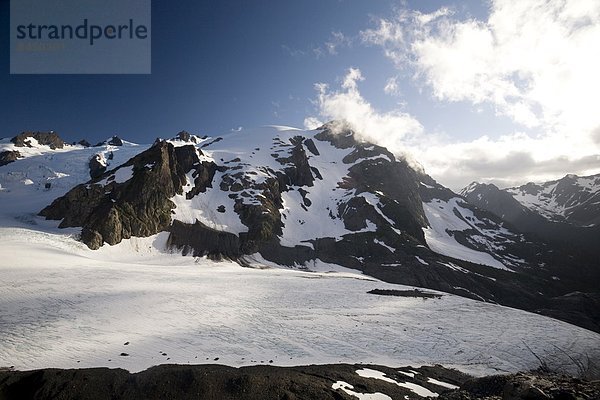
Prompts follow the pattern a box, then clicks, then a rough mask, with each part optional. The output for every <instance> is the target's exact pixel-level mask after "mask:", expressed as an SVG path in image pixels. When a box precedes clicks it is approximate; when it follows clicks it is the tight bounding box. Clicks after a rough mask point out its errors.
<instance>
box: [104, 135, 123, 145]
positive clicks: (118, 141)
mask: <svg viewBox="0 0 600 400" xmlns="http://www.w3.org/2000/svg"><path fill="white" fill-rule="evenodd" d="M107 144H109V145H111V146H123V141H122V140H121V138H120V137H118V136H113V137H111V138H110V139H109V140H108V142H107Z"/></svg>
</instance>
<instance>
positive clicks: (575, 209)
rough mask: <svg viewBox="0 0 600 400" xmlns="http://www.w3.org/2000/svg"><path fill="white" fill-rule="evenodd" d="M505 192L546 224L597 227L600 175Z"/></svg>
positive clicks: (599, 205) (529, 184)
mask: <svg viewBox="0 0 600 400" xmlns="http://www.w3.org/2000/svg"><path fill="white" fill-rule="evenodd" d="M505 190H506V192H508V193H510V194H511V195H512V196H513V197H514V198H515V199H516V200H517V201H518V202H519V203H521V204H522V205H524V206H525V207H527V208H528V209H530V210H531V211H534V212H536V213H538V214H539V215H541V216H542V217H544V218H546V219H547V220H549V221H553V222H568V223H570V224H573V225H575V226H594V225H597V224H599V223H600V175H592V176H583V177H579V176H577V175H567V176H565V177H564V178H562V179H559V180H556V181H550V182H545V183H542V184H535V183H528V184H526V185H523V186H519V187H513V188H508V189H505Z"/></svg>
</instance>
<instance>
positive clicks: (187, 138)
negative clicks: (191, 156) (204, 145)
mask: <svg viewBox="0 0 600 400" xmlns="http://www.w3.org/2000/svg"><path fill="white" fill-rule="evenodd" d="M175 139H178V140H181V141H183V142H192V143H196V138H194V137H192V135H190V133H189V132H187V131H181V132H179V133H178V134H177V136H175Z"/></svg>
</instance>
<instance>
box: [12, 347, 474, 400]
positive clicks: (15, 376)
mask: <svg viewBox="0 0 600 400" xmlns="http://www.w3.org/2000/svg"><path fill="white" fill-rule="evenodd" d="M218 359H219V357H215V358H214V359H213V360H218ZM272 361H273V360H268V361H267V362H268V363H269V364H271V363H272ZM365 367H366V368H374V369H377V370H379V371H381V372H383V373H385V374H386V375H387V376H389V377H391V378H392V379H397V380H398V381H402V382H404V381H414V383H417V384H419V385H421V386H424V387H426V388H428V389H430V390H432V391H436V392H440V393H442V392H447V389H444V388H441V387H438V386H435V385H433V384H431V383H429V382H427V378H426V377H430V376H431V377H435V378H437V379H440V380H443V381H445V382H454V383H456V384H459V383H461V382H463V381H465V380H466V379H468V378H469V377H468V376H467V375H464V374H461V373H460V372H458V371H454V370H450V369H445V368H442V367H439V366H436V367H427V369H425V368H416V369H415V368H412V367H409V368H410V369H412V370H416V371H418V372H419V374H418V375H417V376H418V378H414V379H413V378H408V377H407V376H405V375H401V374H400V373H398V372H396V370H395V369H393V368H388V367H383V366H373V365H349V364H335V365H309V366H297V367H275V366H272V365H257V366H251V367H241V368H234V367H228V366H223V365H193V366H190V365H185V366H184V365H159V366H156V367H152V368H150V369H147V370H145V371H142V372H138V373H134V374H131V373H129V372H127V371H125V370H122V369H108V368H94V369H79V370H58V369H47V370H38V371H23V372H20V371H4V372H0V399H13V398H14V399H17V398H18V399H50V398H61V399H65V400H68V399H86V400H95V399H129V400H138V399H144V400H152V399H184V400H185V399H198V398H201V399H215V400H216V399H219V400H221V399H222V400H229V399H231V400H233V399H241V400H244V399H246V400H250V399H252V400H254V399H264V400H271V399H277V400H281V399H290V400H291V399H295V400H301V399H306V400H309V399H310V400H322V399H323V400H324V399H327V400H334V399H336V400H342V399H352V398H354V397H353V396H350V395H349V394H347V393H346V392H344V391H343V390H340V389H333V387H332V386H333V384H334V383H335V382H337V381H344V382H348V383H350V384H352V385H353V386H354V387H355V390H357V391H358V392H361V393H375V392H380V393H385V394H387V395H389V396H391V397H392V398H398V399H403V398H405V396H413V395H414V393H413V392H411V391H410V390H409V389H407V388H402V387H400V386H398V385H396V384H394V383H390V382H385V381H382V380H380V379H373V378H366V377H362V376H360V375H358V374H357V373H356V370H358V369H361V368H365ZM411 398H412V397H411Z"/></svg>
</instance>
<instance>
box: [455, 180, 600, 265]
mask: <svg viewBox="0 0 600 400" xmlns="http://www.w3.org/2000/svg"><path fill="white" fill-rule="evenodd" d="M461 194H462V195H463V196H464V197H465V198H466V199H467V200H468V201H469V202H470V203H472V204H474V205H476V206H477V207H479V208H481V209H485V210H488V211H490V212H492V213H494V214H496V215H497V216H499V217H501V218H503V219H505V220H506V221H508V222H510V223H511V224H512V225H513V226H514V227H516V228H517V229H519V230H520V231H522V232H526V233H533V234H535V235H536V236H538V237H540V238H542V239H543V240H545V241H547V242H550V243H552V244H553V245H555V246H556V245H558V246H563V247H564V246H575V247H577V248H578V249H579V250H577V251H576V252H577V253H578V252H579V251H581V250H583V251H584V252H586V253H589V254H590V255H592V256H594V255H595V256H596V257H597V255H598V254H600V253H599V252H600V250H599V249H600V224H599V222H600V175H593V176H587V177H577V176H575V175H567V176H565V177H564V178H562V179H559V180H557V181H551V182H545V183H541V184H535V183H528V184H526V185H523V186H519V187H513V188H508V189H499V188H498V187H496V186H495V185H493V184H482V183H475V182H474V183H472V184H470V185H469V186H467V187H466V188H464V189H463V190H462V191H461Z"/></svg>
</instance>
